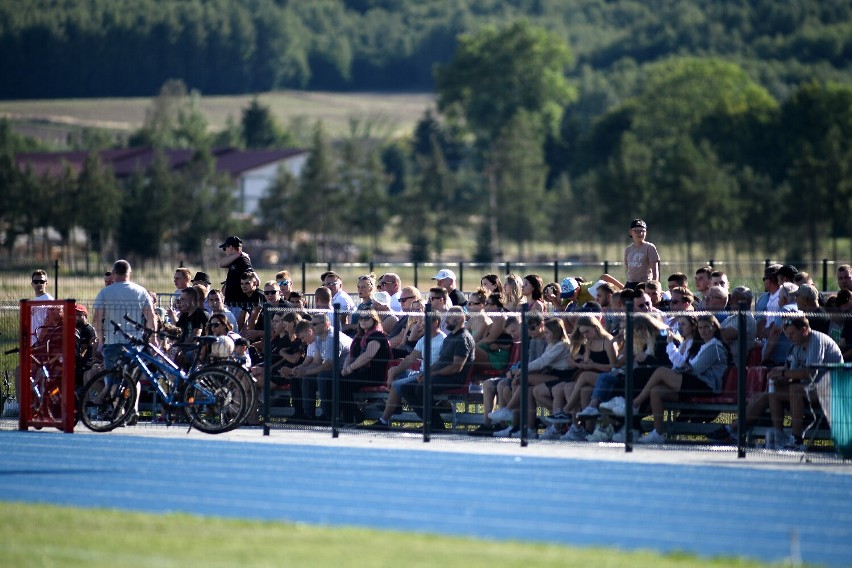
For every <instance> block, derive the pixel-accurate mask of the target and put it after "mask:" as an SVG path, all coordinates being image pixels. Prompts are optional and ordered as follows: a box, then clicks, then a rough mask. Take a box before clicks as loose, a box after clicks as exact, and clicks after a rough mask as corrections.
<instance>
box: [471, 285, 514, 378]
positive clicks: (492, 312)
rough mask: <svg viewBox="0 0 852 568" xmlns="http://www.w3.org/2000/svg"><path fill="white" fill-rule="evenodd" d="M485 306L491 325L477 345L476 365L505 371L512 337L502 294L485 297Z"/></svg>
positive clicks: (496, 293) (497, 293)
mask: <svg viewBox="0 0 852 568" xmlns="http://www.w3.org/2000/svg"><path fill="white" fill-rule="evenodd" d="M484 307H485V311H486V313H487V314H488V318H489V319H490V320H491V325H489V326H488V329H487V330H486V331H485V334H484V335H483V337H482V340H481V341H479V343H477V345H476V366H477V367H478V368H481V369H490V370H494V371H503V370H505V369H506V365H507V363H508V361H509V355H510V352H511V350H512V337H511V335H510V334H509V333H508V332H507V331H506V315H505V314H506V308H504V307H503V297H502V295H501V294H500V293H499V292H494V293H492V294H491V295H489V296H488V297H487V298H486V299H485V306H484Z"/></svg>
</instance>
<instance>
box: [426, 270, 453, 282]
mask: <svg viewBox="0 0 852 568" xmlns="http://www.w3.org/2000/svg"><path fill="white" fill-rule="evenodd" d="M446 278H449V279H450V280H455V279H456V273H455V272H453V271H452V270H450V269H448V268H442V269H441V270H439V271H438V274H436V275H435V276H433V277H432V280H444V279H446Z"/></svg>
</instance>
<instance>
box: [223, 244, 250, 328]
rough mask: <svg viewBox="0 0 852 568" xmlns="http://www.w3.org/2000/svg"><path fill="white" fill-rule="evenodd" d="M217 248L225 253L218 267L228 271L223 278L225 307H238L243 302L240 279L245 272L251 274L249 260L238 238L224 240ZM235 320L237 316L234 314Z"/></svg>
mask: <svg viewBox="0 0 852 568" xmlns="http://www.w3.org/2000/svg"><path fill="white" fill-rule="evenodd" d="M219 248H220V249H222V250H224V251H225V256H223V257H222V259H221V260H220V261H219V266H221V267H222V268H227V269H228V275H227V276H226V277H225V290H224V292H225V305H226V306H238V305H239V304H240V303H241V302H243V301H244V295H243V291H242V288H240V278H241V277H242V275H243V274H245V273H246V272H252V271H253V269H252V267H251V258H249V255H247V254H246V253H244V252H243V241H242V240H240V238H239V237H236V236H232V237H228V238H227V239H225V242H224V243H222V244H221V245H219ZM235 315H236V316H237V319H239V314H238V313H236V312H235Z"/></svg>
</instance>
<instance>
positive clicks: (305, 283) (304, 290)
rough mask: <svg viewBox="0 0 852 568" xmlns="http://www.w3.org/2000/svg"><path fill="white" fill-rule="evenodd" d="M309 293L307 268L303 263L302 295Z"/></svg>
mask: <svg viewBox="0 0 852 568" xmlns="http://www.w3.org/2000/svg"><path fill="white" fill-rule="evenodd" d="M307 293H308V280H307V267H306V265H305V263H304V262H303V263H302V294H307Z"/></svg>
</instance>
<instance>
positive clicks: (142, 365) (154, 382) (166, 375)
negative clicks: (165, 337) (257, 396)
mask: <svg viewBox="0 0 852 568" xmlns="http://www.w3.org/2000/svg"><path fill="white" fill-rule="evenodd" d="M148 350H151V351H153V352H154V354H153V355H152V354H151V353H148ZM122 351H123V352H124V354H125V356H126V357H127V358H128V359H129V360H130V362H131V364H133V366H134V367H135V368H137V369H139V370H140V371H141V372H142V374H143V375H144V376H145V377H146V378H147V379H148V380H149V381H150V382H151V386H152V387H153V388H154V390H155V392H156V393H157V396H159V397H160V399H161V400H162V401H163V402H164V403H165V404H166V406H170V407H182V406H190V405H192V404H213V403H214V402H215V400H216V398H215V396H214V394H213V393H212V392H211V391H210V390H208V389H206V388H204V386H203V385H197V386H198V392H199V393H202V394H203V395H204V398H203V399H199V398H198V396H197V395H196V396H195V397H194V398H193V400H192V401H185V400H179V399H178V397H177V393H178V392H180V386H181V385H182V384H184V383H193V384H195V383H194V382H193V381H192V379H190V376H189V375H188V374H187V373H186V372H185V371H183V369H181V368H180V367H179V366H178V365H177V364H176V363H175V362H174V361H172V360H171V359H170V358H169V356H168V355H166V354H165V353H164V352H163V351H162V350H161V349H160V348H159V347H157V346H156V345H151V344H149V343H144V344H142V345H132V346H124V347H122ZM149 365H153V366H154V367H155V369H156V371H157V372H156V373H155V372H152V371H151V369H150V367H149ZM159 379H172V381H173V387H172V388H170V389H169V392H166V391H165V389H164V388H163V385H162V384H160V380H159Z"/></svg>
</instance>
